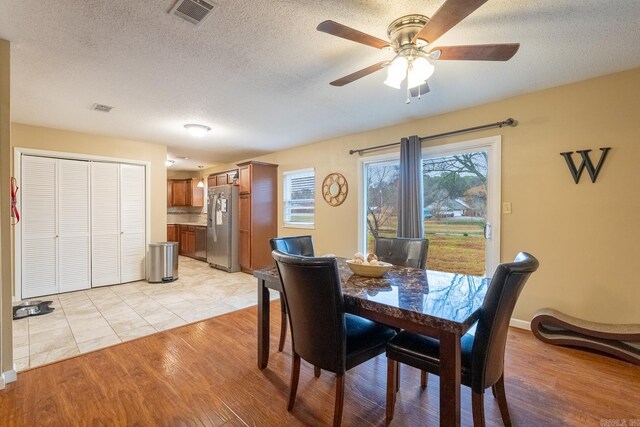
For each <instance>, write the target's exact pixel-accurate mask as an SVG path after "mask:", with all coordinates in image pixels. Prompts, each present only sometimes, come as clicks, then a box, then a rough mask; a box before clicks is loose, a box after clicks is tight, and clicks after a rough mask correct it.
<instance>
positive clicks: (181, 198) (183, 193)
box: [167, 178, 204, 208]
mask: <svg viewBox="0 0 640 427" xmlns="http://www.w3.org/2000/svg"><path fill="white" fill-rule="evenodd" d="M167 205H168V206H169V207H176V206H190V207H198V208H201V207H203V206H204V188H203V187H198V180H197V179H195V178H188V179H169V180H167Z"/></svg>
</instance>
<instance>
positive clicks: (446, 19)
mask: <svg viewBox="0 0 640 427" xmlns="http://www.w3.org/2000/svg"><path fill="white" fill-rule="evenodd" d="M486 2H487V0H447V1H446V2H445V3H444V4H443V5H442V6H440V9H438V10H437V11H436V13H434V15H433V16H432V17H431V19H430V20H429V22H427V24H426V25H425V26H424V27H422V29H421V30H420V31H419V32H418V34H416V35H415V36H414V37H413V40H412V42H413V43H415V42H417V41H418V39H422V40H426V41H427V42H429V43H433V42H434V41H436V39H438V38H439V37H440V36H442V35H443V34H444V33H446V32H447V31H449V30H450V29H451V28H453V27H454V26H455V25H456V24H458V23H459V22H460V21H462V20H463V19H464V18H466V17H467V16H469V15H470V14H471V13H473V12H474V11H475V10H476V9H478V8H479V7H480V6H482V5H483V4H485V3H486Z"/></svg>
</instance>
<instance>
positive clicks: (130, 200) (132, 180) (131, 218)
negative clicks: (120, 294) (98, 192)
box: [120, 164, 146, 283]
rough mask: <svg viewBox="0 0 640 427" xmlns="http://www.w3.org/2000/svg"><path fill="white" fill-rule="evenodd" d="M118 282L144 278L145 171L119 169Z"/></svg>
mask: <svg viewBox="0 0 640 427" xmlns="http://www.w3.org/2000/svg"><path fill="white" fill-rule="evenodd" d="M120 231H121V235H120V236H121V240H120V280H121V282H122V283H125V282H132V281H134V280H142V279H144V278H145V271H146V269H145V255H146V250H145V249H146V248H145V168H144V166H139V165H125V164H123V165H120Z"/></svg>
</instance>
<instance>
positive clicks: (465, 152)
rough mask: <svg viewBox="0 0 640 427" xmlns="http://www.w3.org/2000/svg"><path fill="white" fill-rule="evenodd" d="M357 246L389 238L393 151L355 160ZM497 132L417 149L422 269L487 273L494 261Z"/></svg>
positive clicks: (396, 166) (394, 196)
mask: <svg viewBox="0 0 640 427" xmlns="http://www.w3.org/2000/svg"><path fill="white" fill-rule="evenodd" d="M360 162H361V166H362V169H361V174H360V176H359V179H360V182H361V183H362V189H363V191H362V193H361V195H360V197H361V199H360V211H359V212H360V219H359V227H360V230H359V233H358V239H359V245H358V249H359V250H361V251H367V252H373V250H374V239H375V238H376V237H395V236H396V232H397V228H398V227H397V225H398V212H397V210H398V208H397V206H398V196H399V195H398V193H399V171H400V161H399V159H398V155H397V154H386V155H381V156H369V157H367V158H363V159H361V160H360ZM500 164H501V161H500V137H499V136H498V137H489V138H481V139H477V140H471V141H464V142H457V143H451V144H446V145H442V146H433V147H426V148H423V150H422V183H423V197H424V205H423V206H422V216H423V221H424V232H425V238H427V239H429V251H428V255H427V268H428V269H430V270H437V271H447V272H452V273H464V274H470V275H485V274H492V273H493V271H494V269H495V267H496V266H497V265H498V263H499V262H500V257H499V255H500V185H501V184H500V182H501V181H500Z"/></svg>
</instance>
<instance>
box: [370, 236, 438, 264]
mask: <svg viewBox="0 0 640 427" xmlns="http://www.w3.org/2000/svg"><path fill="white" fill-rule="evenodd" d="M374 245H375V246H374V249H373V253H375V254H376V256H377V257H378V260H380V261H384V262H388V263H390V264H393V265H402V266H405V267H413V268H420V269H422V270H424V269H425V268H427V250H428V249H429V241H428V240H427V239H409V238H404V237H377V238H376V239H375V244H374Z"/></svg>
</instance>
